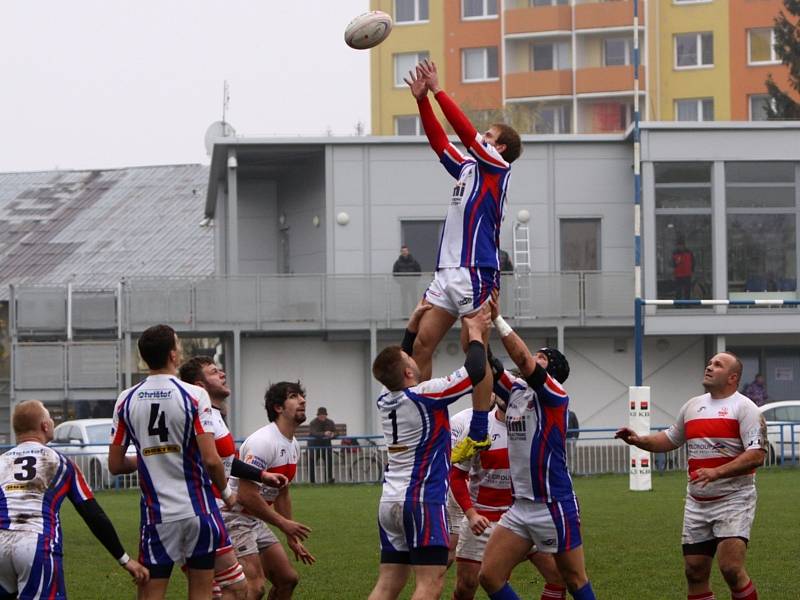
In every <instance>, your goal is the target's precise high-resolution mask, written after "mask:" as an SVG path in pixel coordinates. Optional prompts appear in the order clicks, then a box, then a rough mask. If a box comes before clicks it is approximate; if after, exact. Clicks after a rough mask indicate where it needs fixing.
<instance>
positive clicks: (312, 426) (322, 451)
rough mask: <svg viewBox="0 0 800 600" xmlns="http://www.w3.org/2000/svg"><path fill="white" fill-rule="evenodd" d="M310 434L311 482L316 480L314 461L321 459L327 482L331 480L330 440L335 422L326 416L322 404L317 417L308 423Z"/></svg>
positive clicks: (334, 430)
mask: <svg viewBox="0 0 800 600" xmlns="http://www.w3.org/2000/svg"><path fill="white" fill-rule="evenodd" d="M308 428H309V433H310V435H311V438H312V439H311V443H310V444H309V445H310V447H311V460H309V461H308V465H309V477H310V479H311V483H314V482H315V481H316V472H315V471H316V468H315V463H316V462H317V461H318V460H320V459H323V460H324V461H325V472H326V474H327V476H328V478H327V480H326V481H327V483H332V482H333V460H332V459H333V449H332V447H331V440H332V439H333V438H334V437H336V423H334V422H333V421H332V420H331V419H329V418H328V410H327V409H326V408H325V407H324V406H320V407H319V409H317V417H316V419H314V420H313V421H311V423H309V424H308Z"/></svg>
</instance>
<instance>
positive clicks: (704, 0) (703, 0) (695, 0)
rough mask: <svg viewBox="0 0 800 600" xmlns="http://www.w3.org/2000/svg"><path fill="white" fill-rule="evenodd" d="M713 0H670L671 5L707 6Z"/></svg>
mask: <svg viewBox="0 0 800 600" xmlns="http://www.w3.org/2000/svg"><path fill="white" fill-rule="evenodd" d="M713 1H714V0H672V3H673V4H708V3H709V2H713Z"/></svg>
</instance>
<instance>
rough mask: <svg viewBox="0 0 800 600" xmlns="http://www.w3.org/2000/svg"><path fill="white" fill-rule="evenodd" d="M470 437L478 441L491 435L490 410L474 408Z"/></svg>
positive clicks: (470, 424) (470, 423)
mask: <svg viewBox="0 0 800 600" xmlns="http://www.w3.org/2000/svg"><path fill="white" fill-rule="evenodd" d="M468 435H469V437H471V438H472V439H473V440H475V441H476V442H481V441H483V440H485V439H486V436H487V435H489V411H488V410H473V411H472V420H471V421H470V422H469V434H468Z"/></svg>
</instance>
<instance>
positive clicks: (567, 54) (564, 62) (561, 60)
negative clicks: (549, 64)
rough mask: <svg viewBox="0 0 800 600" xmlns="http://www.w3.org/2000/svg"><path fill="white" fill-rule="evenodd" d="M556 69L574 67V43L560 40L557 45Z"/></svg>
mask: <svg viewBox="0 0 800 600" xmlns="http://www.w3.org/2000/svg"><path fill="white" fill-rule="evenodd" d="M555 68H556V69H571V68H572V44H570V43H569V42H559V44H558V46H556V66H555Z"/></svg>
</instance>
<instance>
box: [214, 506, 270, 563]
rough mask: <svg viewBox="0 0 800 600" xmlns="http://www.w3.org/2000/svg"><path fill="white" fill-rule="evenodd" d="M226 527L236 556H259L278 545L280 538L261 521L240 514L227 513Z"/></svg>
mask: <svg viewBox="0 0 800 600" xmlns="http://www.w3.org/2000/svg"><path fill="white" fill-rule="evenodd" d="M225 527H227V528H228V535H229V536H230V537H231V543H232V544H233V549H234V550H235V551H236V556H248V555H250V554H258V553H259V552H262V551H263V550H266V549H267V548H269V547H270V546H272V545H274V544H277V543H278V538H277V537H276V536H275V534H274V533H272V530H271V529H270V528H269V527H267V525H266V523H264V521H262V520H261V519H256V518H255V517H251V516H249V515H243V514H239V513H227V514H226V518H225Z"/></svg>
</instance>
